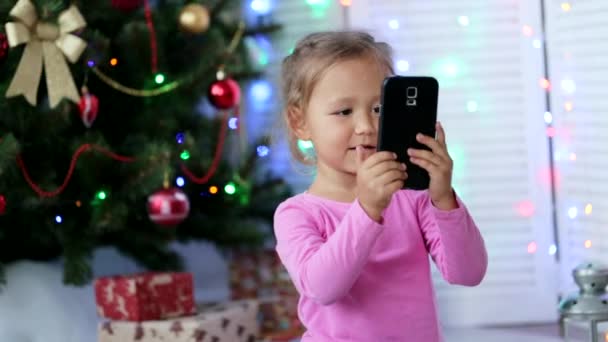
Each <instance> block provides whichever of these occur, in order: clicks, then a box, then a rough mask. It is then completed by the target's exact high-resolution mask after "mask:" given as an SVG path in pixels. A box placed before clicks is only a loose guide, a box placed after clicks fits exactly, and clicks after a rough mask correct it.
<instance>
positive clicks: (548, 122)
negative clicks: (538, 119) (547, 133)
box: [544, 112, 553, 125]
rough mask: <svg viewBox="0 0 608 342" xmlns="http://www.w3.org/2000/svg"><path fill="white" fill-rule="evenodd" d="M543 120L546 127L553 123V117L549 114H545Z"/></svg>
mask: <svg viewBox="0 0 608 342" xmlns="http://www.w3.org/2000/svg"><path fill="white" fill-rule="evenodd" d="M544 119H545V123H546V124H548V125H550V124H551V123H553V115H551V112H545V115H544Z"/></svg>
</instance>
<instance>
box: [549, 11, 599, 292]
mask: <svg viewBox="0 0 608 342" xmlns="http://www.w3.org/2000/svg"><path fill="white" fill-rule="evenodd" d="M545 6H546V9H547V21H548V24H549V25H548V27H549V30H548V51H549V56H550V63H549V64H550V68H549V75H550V78H551V81H552V91H551V110H552V114H553V120H554V126H555V129H556V137H555V153H554V160H555V163H556V169H557V173H558V176H559V183H558V184H559V187H558V188H557V199H558V206H557V214H558V222H559V225H558V226H559V227H560V246H561V269H560V270H561V272H560V274H561V277H560V280H561V281H560V284H561V288H562V290H563V291H564V292H569V291H572V290H575V289H576V288H577V287H576V286H575V285H574V282H573V279H572V269H573V268H574V267H575V266H577V265H578V264H579V263H581V262H584V261H597V260H599V261H600V262H603V263H605V264H608V253H607V252H606V250H607V247H608V230H607V227H608V210H607V209H608V196H606V194H607V192H608V182H606V181H608V172H606V167H607V166H608V96H607V93H606V89H607V88H606V80H607V79H608V65H607V64H606V61H607V60H608V58H607V57H608V1H606V0H585V1H569V2H565V1H556V0H547V1H545Z"/></svg>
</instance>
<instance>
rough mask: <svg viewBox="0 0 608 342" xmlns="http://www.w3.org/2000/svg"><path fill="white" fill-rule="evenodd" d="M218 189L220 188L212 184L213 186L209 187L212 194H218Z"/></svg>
mask: <svg viewBox="0 0 608 342" xmlns="http://www.w3.org/2000/svg"><path fill="white" fill-rule="evenodd" d="M218 191H219V189H218V188H217V186H215V185H212V186H210V187H209V193H210V194H212V195H215V194H217V192H218Z"/></svg>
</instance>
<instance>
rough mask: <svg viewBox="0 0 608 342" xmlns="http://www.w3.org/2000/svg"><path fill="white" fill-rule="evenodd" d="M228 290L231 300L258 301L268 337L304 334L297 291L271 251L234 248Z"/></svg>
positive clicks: (280, 337)
mask: <svg viewBox="0 0 608 342" xmlns="http://www.w3.org/2000/svg"><path fill="white" fill-rule="evenodd" d="M230 290H231V297H232V298H233V299H244V298H256V299H257V300H258V301H259V304H260V327H261V334H262V336H263V337H264V338H266V339H267V340H269V341H277V342H279V341H289V340H291V339H293V338H296V337H301V336H302V334H303V333H304V330H305V329H304V327H303V326H302V324H301V323H300V321H299V320H298V300H299V294H298V292H297V290H296V288H295V287H294V286H293V283H292V282H291V278H290V277H289V273H287V270H286V269H285V268H284V267H283V265H282V264H281V261H280V259H279V257H278V255H277V253H276V252H275V251H274V250H253V251H233V252H232V253H231V255H230Z"/></svg>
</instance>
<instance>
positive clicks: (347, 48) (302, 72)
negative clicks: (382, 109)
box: [281, 31, 394, 165]
mask: <svg viewBox="0 0 608 342" xmlns="http://www.w3.org/2000/svg"><path fill="white" fill-rule="evenodd" d="M360 57H367V58H372V59H374V60H376V61H377V62H378V65H379V66H381V67H382V68H385V70H387V72H388V73H389V74H393V73H394V71H393V61H392V51H391V48H390V46H389V45H388V44H386V43H383V42H377V41H376V40H375V39H374V37H372V36H371V35H369V34H368V33H365V32H356V31H330V32H318V33H313V34H310V35H308V36H306V37H304V38H303V39H301V40H300V41H299V42H298V44H297V45H296V47H295V49H294V51H293V53H292V54H291V55H289V56H287V57H285V59H284V60H283V65H282V69H281V81H282V84H281V86H282V96H283V101H284V109H283V113H282V115H283V123H284V125H285V129H286V131H287V137H288V140H289V149H290V151H291V154H292V156H293V157H294V158H295V159H296V160H298V161H299V162H301V163H303V164H305V165H310V164H313V163H314V160H311V158H309V157H308V156H306V155H305V154H304V153H303V152H302V151H301V150H300V149H299V148H298V138H297V137H296V135H295V132H294V131H293V128H292V125H291V122H290V121H291V120H293V118H290V116H291V115H292V114H290V109H291V108H297V109H299V112H300V113H302V114H303V113H305V112H306V106H307V104H308V101H309V100H310V96H311V93H312V90H313V88H314V86H315V85H316V83H317V82H318V81H319V80H320V79H321V77H322V76H323V75H324V73H325V71H326V70H328V69H329V68H330V67H331V66H332V65H334V64H336V63H338V62H342V61H345V60H348V59H352V58H360Z"/></svg>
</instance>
